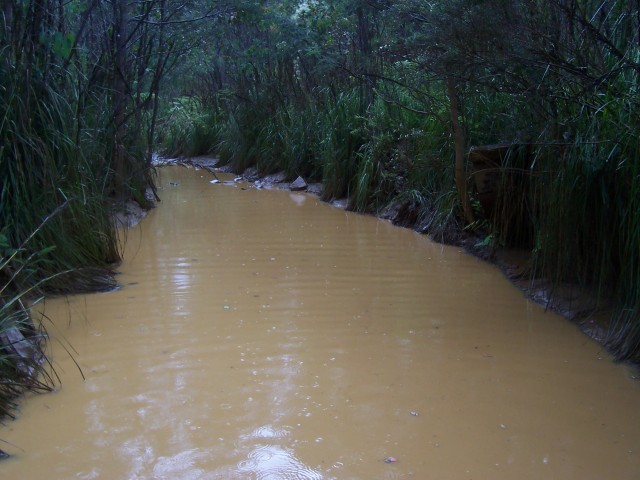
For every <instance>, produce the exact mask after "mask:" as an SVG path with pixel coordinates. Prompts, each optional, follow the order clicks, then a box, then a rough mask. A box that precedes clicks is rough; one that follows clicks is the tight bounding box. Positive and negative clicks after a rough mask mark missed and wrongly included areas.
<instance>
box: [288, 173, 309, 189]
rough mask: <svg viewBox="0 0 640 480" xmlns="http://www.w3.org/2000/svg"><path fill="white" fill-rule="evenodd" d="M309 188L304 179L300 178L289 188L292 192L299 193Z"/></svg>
mask: <svg viewBox="0 0 640 480" xmlns="http://www.w3.org/2000/svg"><path fill="white" fill-rule="evenodd" d="M307 186H308V185H307V182H305V181H304V178H302V177H298V178H296V179H295V180H294V181H293V182H292V183H291V186H290V187H289V189H290V190H291V191H292V192H298V191H301V190H306V189H307Z"/></svg>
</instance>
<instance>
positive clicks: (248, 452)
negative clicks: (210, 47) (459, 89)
mask: <svg viewBox="0 0 640 480" xmlns="http://www.w3.org/2000/svg"><path fill="white" fill-rule="evenodd" d="M212 178H213V177H212V175H211V174H210V173H208V172H206V171H204V170H197V169H193V168H189V169H188V168H183V167H165V168H162V169H161V170H160V173H159V179H158V184H159V186H160V191H159V194H160V197H161V199H162V202H161V203H160V204H159V206H158V207H157V208H155V209H154V210H152V211H151V212H150V214H149V215H148V217H147V218H146V219H145V220H144V221H143V222H142V223H141V224H140V225H139V226H137V227H135V228H133V229H131V230H130V231H128V232H127V234H126V247H125V258H124V261H123V264H122V265H121V268H120V271H121V274H120V275H119V277H118V280H119V282H120V283H121V285H122V288H121V289H119V290H116V291H113V292H108V293H101V294H92V295H79V296H74V297H70V298H68V299H52V300H48V301H47V302H46V304H45V305H44V310H45V313H46V315H47V317H48V319H46V320H45V324H46V326H47V329H48V331H49V334H50V336H51V337H52V340H51V342H50V349H51V351H50V355H51V358H53V360H54V366H55V368H56V371H57V373H58V375H59V376H60V378H61V386H60V388H59V389H58V390H57V391H56V392H55V393H52V394H47V395H38V396H32V397H30V398H28V399H26V400H25V401H23V402H22V408H21V411H20V413H19V418H18V420H17V421H14V422H8V423H6V424H5V425H4V426H2V427H1V428H0V439H2V440H3V441H4V442H6V443H3V446H2V449H3V450H6V451H8V452H10V453H12V454H13V457H12V458H11V459H9V460H7V461H4V462H2V463H1V464H0V472H2V476H3V478H7V479H9V478H11V479H16V480H17V479H31V480H34V479H48V480H51V479H71V478H74V479H96V478H102V479H261V480H266V479H269V480H271V479H283V480H287V479H400V478H410V479H439V480H445V479H451V480H462V479H492V480H500V479H505V480H506V479H509V480H513V479H519V480H523V479H532V480H533V479H535V480H540V479H547V480H548V479H559V480H572V479H576V480H578V479H579V480H587V479H594V480H595V479H605V478H610V479H616V480H623V479H637V478H638V475H640V408H639V406H640V383H638V381H636V380H634V379H633V378H632V377H633V374H634V372H633V371H632V370H631V369H630V368H628V367H625V366H621V365H615V364H613V363H612V360H611V358H610V357H609V355H607V354H606V353H605V352H604V351H603V350H602V348H601V347H600V346H599V345H597V344H596V343H594V342H592V341H591V340H589V339H588V338H587V337H586V336H584V335H583V334H582V333H580V332H579V331H578V329H577V328H576V327H575V326H574V325H572V324H570V323H569V322H567V321H566V320H564V319H562V318H560V317H559V316H557V315H555V314H553V313H550V312H545V311H544V309H543V308H542V307H540V306H539V305H536V304H533V303H531V302H529V301H527V300H526V299H525V298H524V297H523V295H522V294H521V293H520V292H519V291H518V290H517V289H515V288H514V287H513V286H512V285H511V284H509V283H508V282H507V281H506V280H505V279H504V278H503V276H502V275H501V273H500V272H499V271H497V270H496V269H495V268H493V267H491V266H489V265H487V264H485V263H483V262H481V261H479V260H477V259H476V258H473V257H471V256H469V255H467V254H465V253H463V252H461V251H459V249H456V248H452V247H446V246H442V245H439V244H436V243H433V242H431V241H429V240H428V239H427V238H426V237H425V236H422V235H419V234H417V233H415V232H413V231H410V230H405V229H401V228H397V227H394V226H392V225H390V224H389V223H388V222H385V221H381V220H379V219H376V218H373V217H369V216H361V215H357V214H353V213H349V212H345V211H342V210H340V209H336V208H333V207H331V206H330V205H327V204H325V203H323V202H320V201H319V200H318V199H316V198H315V197H313V196H307V195H305V194H302V193H293V192H285V191H269V190H258V189H255V188H252V187H250V186H249V185H245V184H243V183H235V182H227V183H225V182H223V183H217V184H214V183H211V182H210V181H211V180H212ZM68 352H70V353H71V354H69V353H68ZM76 362H77V364H78V365H79V367H80V369H81V370H82V373H83V374H84V377H85V378H84V379H83V378H82V375H81V374H80V372H79V370H78V367H77V366H76Z"/></svg>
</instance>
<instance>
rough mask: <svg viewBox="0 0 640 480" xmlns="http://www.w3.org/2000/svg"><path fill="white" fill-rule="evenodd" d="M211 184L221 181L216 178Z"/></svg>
mask: <svg viewBox="0 0 640 480" xmlns="http://www.w3.org/2000/svg"><path fill="white" fill-rule="evenodd" d="M209 183H220V180H218V179H217V178H214V179H213V180H211V181H210V182H209Z"/></svg>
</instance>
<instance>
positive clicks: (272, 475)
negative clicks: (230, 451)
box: [238, 445, 323, 480]
mask: <svg viewBox="0 0 640 480" xmlns="http://www.w3.org/2000/svg"><path fill="white" fill-rule="evenodd" d="M238 472H239V473H241V474H243V475H252V478H255V479H256V480H274V479H278V480H314V479H318V480H320V479H322V478H323V476H322V474H321V473H320V472H318V471H317V470H314V469H313V468H311V467H309V466H307V465H305V464H304V463H302V462H301V461H300V460H298V459H297V458H296V456H295V455H294V454H293V450H291V449H288V448H283V447H281V446H278V445H256V446H255V448H254V449H253V450H252V451H251V452H249V454H248V458H247V460H243V461H242V462H240V463H238Z"/></svg>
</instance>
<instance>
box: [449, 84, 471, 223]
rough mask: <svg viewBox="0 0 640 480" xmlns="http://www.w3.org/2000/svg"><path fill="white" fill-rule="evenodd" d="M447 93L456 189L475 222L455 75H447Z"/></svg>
mask: <svg viewBox="0 0 640 480" xmlns="http://www.w3.org/2000/svg"><path fill="white" fill-rule="evenodd" d="M447 95H448V96H449V104H450V108H451V129H452V131H453V144H454V148H455V180H456V189H457V190H458V197H459V199H460V204H461V205H462V210H463V211H464V219H465V221H466V222H467V224H469V223H473V221H474V216H473V210H472V208H471V203H470V202H469V196H468V195H467V175H466V171H465V162H464V152H465V146H466V145H465V143H466V141H465V135H464V131H463V130H462V126H461V125H460V120H459V118H460V106H459V104H458V93H457V91H456V85H455V81H454V79H453V77H451V76H449V77H447Z"/></svg>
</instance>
